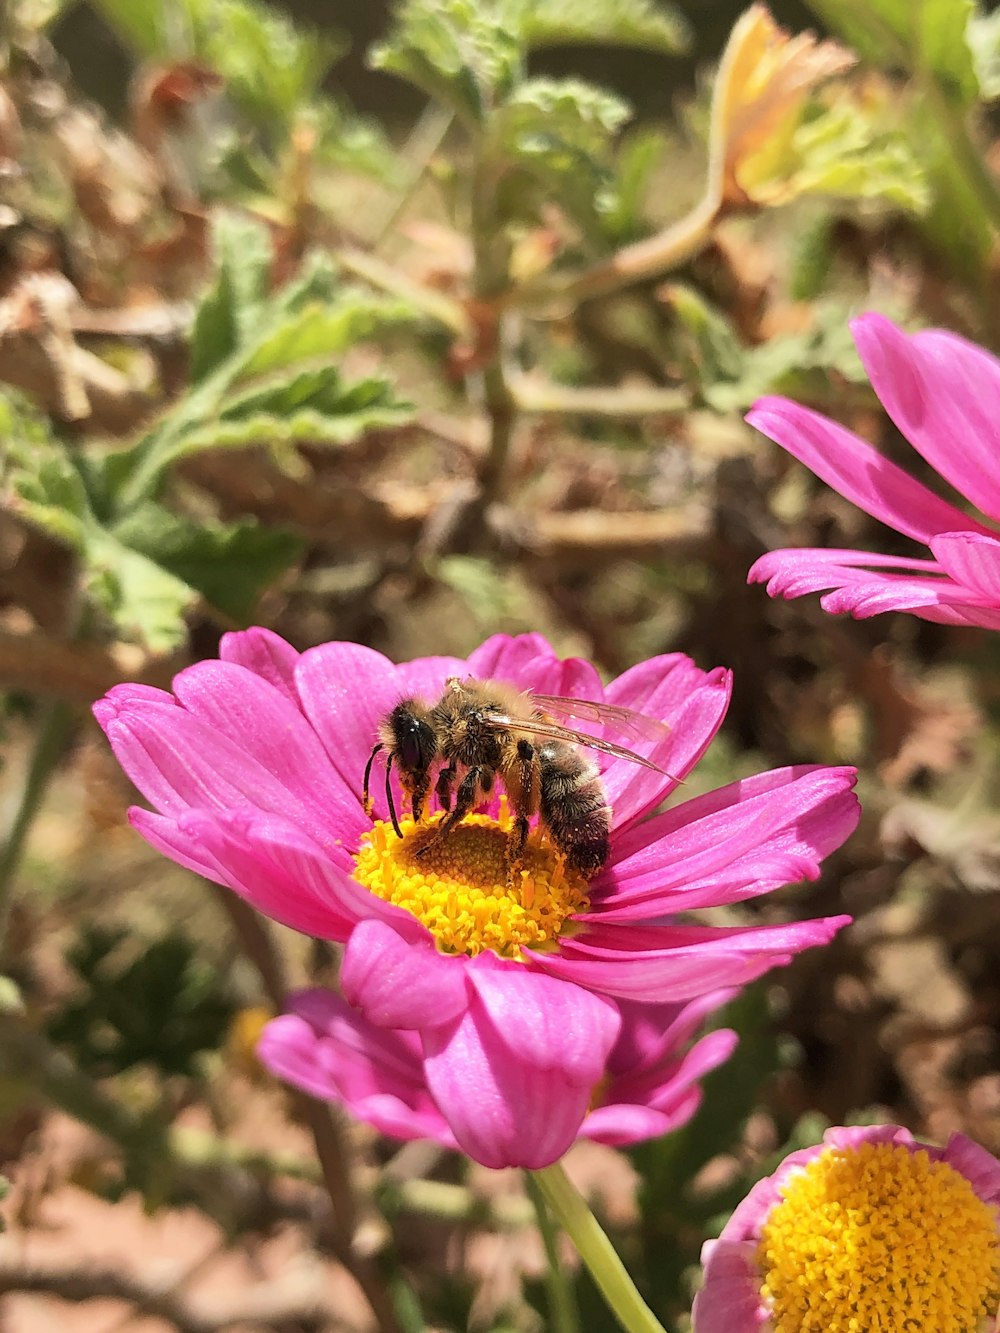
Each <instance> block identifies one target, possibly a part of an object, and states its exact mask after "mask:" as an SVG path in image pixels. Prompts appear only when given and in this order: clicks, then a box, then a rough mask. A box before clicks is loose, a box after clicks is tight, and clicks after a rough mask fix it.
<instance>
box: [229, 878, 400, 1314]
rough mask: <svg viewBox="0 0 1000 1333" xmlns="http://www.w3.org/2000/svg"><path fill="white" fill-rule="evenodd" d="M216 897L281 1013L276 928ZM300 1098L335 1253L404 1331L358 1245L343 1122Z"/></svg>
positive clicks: (283, 992)
mask: <svg viewBox="0 0 1000 1333" xmlns="http://www.w3.org/2000/svg"><path fill="white" fill-rule="evenodd" d="M216 896H217V898H218V900H219V903H220V904H221V906H222V908H223V911H225V913H226V915H227V916H228V917H229V920H230V922H231V924H232V926H233V929H234V931H235V933H236V936H237V938H238V939H239V941H240V944H241V946H242V948H243V951H244V953H245V954H246V955H247V957H248V958H249V959H250V961H251V962H252V963H253V964H254V966H255V967H256V968H257V971H258V972H259V973H260V977H261V981H262V982H263V985H264V990H265V992H266V993H267V996H268V999H269V1000H270V1001H271V1003H272V1005H273V1006H274V1008H275V1009H276V1010H277V1011H279V1012H280V1011H281V1010H282V1009H283V1008H284V1006H285V999H286V996H287V993H288V985H287V979H286V976H285V970H284V967H283V965H282V962H281V959H280V957H279V955H278V952H277V950H276V949H275V947H274V941H273V939H272V937H271V934H270V931H269V930H268V928H267V927H266V925H265V924H264V922H263V921H261V919H260V917H258V915H257V913H256V912H255V911H254V910H253V908H251V907H250V906H248V905H247V904H246V903H245V902H244V901H243V900H242V898H239V897H237V895H236V894H235V893H232V892H231V891H230V890H228V889H223V888H219V887H218V886H216ZM294 1100H295V1106H296V1110H297V1112H298V1114H299V1116H300V1118H301V1119H302V1120H303V1122H304V1123H305V1124H306V1125H307V1126H308V1128H309V1130H310V1133H311V1134H312V1137H313V1142H314V1144H315V1146H316V1156H317V1159H318V1161H319V1164H320V1170H321V1172H322V1177H323V1183H324V1185H325V1186H326V1191H327V1194H328V1195H329V1197H330V1205H331V1208H332V1217H331V1236H332V1246H333V1252H334V1254H335V1255H336V1257H337V1259H338V1260H339V1261H340V1263H341V1264H343V1266H344V1268H346V1270H347V1271H348V1272H349V1273H350V1274H351V1276H352V1277H353V1278H354V1280H355V1281H356V1282H357V1283H358V1285H359V1286H360V1287H361V1289H362V1291H363V1292H364V1293H365V1296H366V1297H367V1298H368V1303H369V1304H370V1306H371V1308H372V1312H373V1313H374V1315H375V1318H376V1321H377V1323H378V1327H379V1329H380V1333H402V1328H401V1325H400V1322H399V1319H398V1318H397V1315H396V1311H395V1309H394V1305H393V1301H392V1298H391V1296H390V1294H389V1292H388V1290H387V1287H386V1283H385V1282H384V1281H383V1279H382V1276H381V1274H380V1273H379V1271H378V1269H377V1267H376V1266H375V1264H374V1263H372V1262H371V1260H370V1259H368V1258H367V1257H365V1256H362V1255H360V1254H359V1253H358V1252H357V1250H356V1248H355V1244H354V1238H355V1233H356V1230H357V1219H358V1208H357V1203H356V1198H355V1188H354V1181H353V1178H352V1176H353V1173H352V1169H351V1159H350V1154H349V1151H348V1147H347V1142H346V1138H345V1135H344V1133H343V1128H342V1125H341V1123H340V1122H339V1121H338V1120H337V1119H335V1117H334V1114H333V1113H332V1112H331V1108H330V1107H329V1106H328V1105H327V1104H326V1103H325V1102H319V1101H316V1100H315V1098H313V1097H309V1096H307V1095H306V1094H305V1093H300V1092H297V1093H295V1094H294Z"/></svg>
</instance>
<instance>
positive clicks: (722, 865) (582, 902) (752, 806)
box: [95, 629, 858, 1168]
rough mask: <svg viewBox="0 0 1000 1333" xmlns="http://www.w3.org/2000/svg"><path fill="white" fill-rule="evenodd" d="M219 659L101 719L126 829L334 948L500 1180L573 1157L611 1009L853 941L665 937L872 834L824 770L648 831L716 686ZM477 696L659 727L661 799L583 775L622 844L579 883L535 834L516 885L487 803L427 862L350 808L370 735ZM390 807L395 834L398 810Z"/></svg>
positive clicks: (340, 659) (603, 1060)
mask: <svg viewBox="0 0 1000 1333" xmlns="http://www.w3.org/2000/svg"><path fill="white" fill-rule="evenodd" d="M220 655H221V660H220V661H217V662H199V663H197V664H196V665H195V666H192V667H189V668H188V669H187V670H186V671H182V672H181V673H180V675H179V676H177V677H176V679H175V680H174V688H173V693H172V694H170V693H166V692H164V691H162V690H156V689H152V688H151V687H149V686H144V685H121V686H118V687H117V688H115V689H114V690H112V691H111V692H110V694H108V696H107V697H106V698H105V699H103V700H101V701H100V702H99V703H98V704H97V705H95V713H96V715H97V718H98V720H99V721H100V723H101V725H102V726H103V727H104V729H105V731H106V733H107V735H108V739H109V740H110V742H111V745H112V748H113V749H114V751H115V754H116V755H117V757H118V759H119V762H120V763H121V764H122V767H123V768H124V769H125V771H126V772H127V773H128V775H129V776H130V777H131V779H132V780H133V782H134V783H135V785H136V786H137V787H138V788H139V790H140V791H141V792H142V794H143V795H144V796H145V797H146V799H147V800H148V801H149V802H150V804H151V805H152V806H153V807H154V808H153V810H145V809H141V808H133V809H132V811H131V812H130V819H131V821H132V823H133V825H134V826H135V827H136V828H137V829H138V830H139V832H140V833H141V834H142V835H143V837H144V838H145V839H146V840H147V841H148V842H149V843H150V844H151V845H152V846H154V847H156V848H157V849H159V850H160V851H162V852H163V853H164V854H165V855H167V856H169V857H171V858H172V859H173V860H175V861H177V862H179V863H180V864H181V865H184V866H187V867H188V868H190V869H191V870H194V871H196V872H197V873H198V874H201V875H204V876H206V877H207V878H208V879H211V880H214V881H216V882H217V883H219V884H224V885H227V886H228V887H229V888H231V889H233V890H234V891H235V892H236V893H239V894H240V895H241V896H242V897H244V898H245V899H246V900H247V901H249V902H250V903H252V904H253V905H254V906H255V907H257V908H258V909H259V910H260V911H262V912H264V913H265V914H266V915H268V916H271V917H273V918H274V919H275V920H278V921H281V922H283V923H284V924H286V925H288V926H291V927H293V928H294V929H296V930H300V931H303V932H304V933H306V934H309V935H313V936H318V937H320V938H324V939H329V940H337V941H340V942H342V943H343V944H344V945H345V949H344V957H343V964H342V968H341V988H342V990H343V993H344V995H345V997H346V999H347V1001H348V1002H349V1004H351V1005H352V1006H354V1007H355V1008H356V1009H358V1010H359V1011H360V1012H361V1013H362V1014H363V1015H364V1017H365V1019H366V1020H367V1022H368V1023H370V1024H374V1026H375V1027H377V1028H382V1029H390V1030H402V1031H404V1032H410V1033H413V1034H415V1035H416V1037H417V1038H419V1051H420V1058H421V1060H422V1064H423V1076H424V1078H425V1080H426V1085H427V1087H428V1089H429V1091H430V1094H431V1096H432V1097H433V1101H434V1104H435V1106H436V1107H437V1109H438V1111H439V1112H440V1114H441V1115H442V1116H443V1117H444V1119H445V1120H446V1122H447V1124H448V1126H449V1129H450V1131H451V1133H452V1134H453V1135H454V1139H455V1142H456V1143H457V1144H458V1145H459V1146H460V1147H461V1148H462V1150H463V1151H464V1152H466V1153H467V1154H468V1155H469V1156H471V1157H474V1158H475V1159H476V1160H477V1161H480V1162H483V1163H484V1164H486V1165H488V1166H508V1165H518V1166H526V1167H529V1168H535V1167H541V1166H545V1165H548V1164H550V1163H551V1162H553V1161H555V1160H557V1159H558V1158H559V1157H560V1156H561V1155H562V1154H563V1153H564V1152H565V1151H566V1149H567V1148H568V1147H569V1145H570V1144H571V1143H572V1142H573V1140H574V1138H575V1137H576V1135H577V1133H578V1131H579V1129H580V1126H581V1124H582V1122H583V1120H584V1117H585V1116H586V1115H587V1114H588V1111H589V1110H590V1105H591V1100H592V1097H593V1095H594V1090H595V1088H596V1087H597V1085H598V1083H599V1081H600V1080H601V1079H602V1078H603V1077H604V1075H605V1072H606V1069H607V1063H608V1059H609V1057H610V1054H611V1052H612V1050H613V1049H614V1047H615V1043H616V1042H617V1041H618V1039H619V1035H620V1032H621V1028H622V1008H621V1002H637V1003H641V1004H649V1005H662V1004H684V1003H686V1002H688V1001H690V1000H694V999H697V998H698V997H700V996H704V995H706V994H708V993H709V992H711V991H714V990H717V989H719V988H721V987H730V986H742V985H744V984H745V983H747V982H748V981H752V980H753V979H754V978H756V977H759V976H761V975H762V974H763V973H764V972H766V971H767V970H768V969H769V968H771V967H774V966H777V965H780V964H783V963H787V962H788V961H789V960H790V959H791V958H792V957H793V956H794V955H795V954H796V953H797V952H798V951H799V950H801V949H804V948H808V947H810V946H812V945H817V944H823V943H826V942H827V941H828V940H829V939H830V938H831V937H832V936H833V935H834V934H835V933H836V931H837V930H838V929H839V928H840V927H841V926H842V925H844V924H845V923H846V921H847V920H848V918H846V917H832V918H827V919H824V920H818V921H806V922H796V923H792V924H789V925H767V926H745V925H740V926H706V925H698V924H692V923H690V922H685V923H683V924H681V923H679V922H677V921H675V920H673V919H672V918H673V917H675V916H676V914H677V913H686V912H689V911H693V910H695V909H698V908H704V907H711V906H716V905H720V904H726V903H734V902H741V901H743V900H745V899H748V898H753V897H756V896H758V895H760V894H763V893H767V892H768V891H770V890H771V889H774V888H777V887H778V886H780V885H783V884H787V883H791V882H794V881H796V880H799V879H802V878H813V877H815V876H816V875H817V874H818V872H819V866H820V863H821V861H822V860H823V858H824V857H825V856H826V855H828V854H829V853H830V852H831V851H833V850H834V849H835V848H836V847H838V846H839V845H840V844H841V843H842V842H843V841H844V839H845V838H846V837H847V836H848V835H849V834H850V833H851V832H852V831H853V829H854V827H855V825H856V823H857V819H858V806H857V801H856V799H855V797H854V795H853V793H852V792H851V787H852V786H853V783H854V778H855V772H854V770H853V769H850V768H822V767H819V766H797V767H790V768H783V769H778V770H775V771H773V772H769V773H762V774H759V775H758V776H756V777H752V778H746V779H743V780H741V781H739V782H735V783H732V784H731V785H730V786H728V787H724V788H722V789H721V790H719V791H715V792H711V793H710V794H708V795H704V796H699V797H696V798H694V799H692V800H689V801H687V802H685V803H684V804H682V805H679V806H677V807H676V808H674V809H671V810H668V811H667V812H666V813H664V814H660V815H655V816H653V817H652V818H650V817H649V816H650V813H651V811H653V810H654V809H655V808H656V807H657V806H658V805H659V804H660V803H661V802H662V801H663V800H664V798H665V797H667V796H668V795H669V794H670V793H671V791H672V790H673V789H674V787H675V786H676V783H677V779H683V778H684V776H685V775H686V774H687V773H689V772H690V770H691V769H692V768H693V767H694V765H695V764H696V763H697V761H698V759H699V758H700V757H701V755H702V754H703V753H704V751H705V749H706V748H707V746H708V744H709V742H710V741H711V739H712V737H713V736H714V735H715V732H716V731H717V730H718V727H719V725H720V724H721V721H722V718H723V716H724V714H725V711H726V707H727V704H728V700H729V691H730V677H729V673H728V672H726V671H723V670H715V671H710V672H703V671H700V670H699V669H698V668H697V667H695V666H694V664H693V663H692V662H690V661H689V660H688V659H687V658H686V657H684V656H682V655H680V654H673V655H670V656H666V657H658V658H654V659H652V660H651V661H649V662H645V663H643V664H642V665H640V666H637V667H635V668H633V669H632V670H630V671H627V672H625V673H624V675H622V676H619V677H618V679H617V680H614V681H612V682H611V684H609V685H608V686H606V687H605V686H602V683H601V681H600V679H599V677H598V675H597V672H596V671H595V669H594V668H593V667H592V666H591V665H590V664H589V663H587V662H583V661H580V660H577V659H570V660H568V661H560V659H559V658H557V657H556V656H555V654H554V653H553V652H552V649H551V648H550V647H549V646H548V644H547V643H546V642H545V640H544V639H543V638H542V637H541V636H540V635H536V634H528V635H522V636H520V637H517V638H508V637H507V636H505V635H498V636H495V637H494V638H492V639H489V640H487V642H486V643H484V644H483V645H482V646H481V647H480V648H478V649H476V651H475V652H473V653H472V654H471V655H470V657H469V658H468V659H467V660H466V661H460V660H458V659H456V658H450V657H449V658H445V657H434V658H418V659H417V660H416V661H413V662H407V663H403V664H401V665H398V666H397V665H395V664H394V663H392V662H390V661H389V660H388V659H387V658H385V657H383V656H382V655H381V654H380V653H377V652H375V651H373V650H372V649H370V648H365V647H362V646H361V645H359V644H354V643H327V644H322V645H320V646H319V647H317V648H312V649H310V650H309V651H307V652H304V653H302V654H299V653H297V652H296V651H295V650H294V649H293V648H291V647H290V646H289V645H288V644H287V643H285V642H284V640H282V639H280V638H278V637H277V636H276V635H275V634H272V633H270V632H269V631H268V630H263V629H254V630H248V631H246V632H245V633H239V634H229V635H226V636H225V638H224V639H223V642H222V646H221V649H220ZM465 675H471V676H474V677H478V678H480V679H494V680H500V681H504V682H508V683H510V684H511V685H514V686H516V687H518V688H520V689H528V688H530V689H534V690H535V691H537V692H538V693H544V694H552V695H570V696H575V697H577V698H581V699H588V700H593V701H597V702H602V701H603V702H609V703H611V704H614V705H617V706H620V707H625V708H629V709H632V710H634V711H637V712H641V713H645V714H648V715H650V716H652V717H654V718H658V719H662V720H664V721H665V722H667V723H668V724H669V726H670V730H669V732H667V733H666V734H665V735H664V736H663V738H661V739H660V740H658V741H656V742H646V743H644V753H645V754H646V755H647V757H648V758H649V759H650V760H651V761H652V762H654V763H655V764H657V765H660V766H661V767H662V768H664V769H666V770H668V771H669V773H670V774H673V775H674V776H673V777H668V776H667V775H666V773H662V772H658V771H656V770H653V769H649V768H645V767H641V766H639V765H638V764H635V763H633V762H629V761H625V760H622V759H619V758H615V757H612V756H609V755H596V756H595V757H596V758H597V759H598V760H599V763H600V767H601V771H602V778H603V783H604V787H605V789H606V792H607V796H608V800H609V802H610V804H611V806H612V808H613V810H614V824H613V828H612V834H611V854H610V858H609V860H608V862H607V864H606V866H605V867H604V868H603V870H601V871H600V873H598V874H597V875H595V876H594V877H593V878H592V879H590V880H589V882H588V881H586V880H584V879H582V878H581V877H580V876H578V875H574V874H572V873H570V872H569V870H568V868H567V866H566V865H565V864H564V862H563V859H562V857H561V856H560V855H559V854H558V853H557V852H556V851H555V849H554V847H553V846H552V845H551V843H550V842H549V841H548V840H547V839H546V838H544V837H543V836H542V834H541V833H540V831H539V830H537V829H535V830H533V831H532V833H531V835H530V837H529V839H528V844H527V847H526V848H525V854H524V860H523V869H522V870H521V873H520V875H519V876H516V877H514V878H513V880H512V879H511V877H510V876H509V875H508V870H507V866H506V861H505V849H506V845H507V833H508V828H509V818H508V816H507V815H506V813H505V811H504V808H503V805H502V804H501V803H500V802H499V801H498V800H497V799H496V797H494V799H493V800H492V802H491V803H489V804H487V805H486V806H484V807H483V808H482V809H481V811H480V813H477V814H474V815H472V816H470V817H469V818H467V819H466V820H465V821H463V823H462V824H461V825H460V826H459V828H457V829H455V830H454V831H452V832H451V833H449V834H448V835H447V836H446V837H445V838H442V839H440V840H439V842H438V843H437V844H436V846H435V850H434V852H433V855H426V849H425V846H424V844H426V841H427V838H426V833H427V827H426V825H419V826H414V825H413V823H412V820H410V819H409V818H402V819H401V820H400V825H401V829H402V832H403V834H404V836H403V837H402V838H400V837H397V836H396V834H395V832H394V831H393V828H392V826H391V824H388V823H386V822H385V820H386V819H387V817H388V813H389V812H388V810H387V808H385V807H384V806H382V805H379V804H378V803H377V804H376V809H375V812H374V813H375V816H376V817H377V818H376V822H375V824H374V827H373V824H372V819H371V818H370V817H369V816H368V815H367V814H366V813H365V811H364V809H363V807H362V799H361V789H362V776H363V770H364V767H365V763H366V760H367V759H368V755H369V753H370V752H371V749H372V746H373V744H374V742H375V739H376V736H377V731H378V725H379V722H380V720H381V719H382V718H384V717H385V715H386V714H387V713H388V712H389V711H390V710H391V709H392V708H393V707H394V706H395V705H396V704H397V703H398V702H399V700H400V699H401V698H404V697H408V696H412V695H414V694H416V695H420V696H422V697H424V698H425V699H427V700H434V699H437V698H438V697H439V696H440V694H441V692H442V691H443V689H444V686H445V681H446V680H447V679H448V678H449V677H452V676H459V677H462V676H465ZM393 780H395V779H393ZM395 803H396V808H397V810H399V811H401V810H403V808H404V806H403V803H402V794H401V792H400V790H399V788H398V787H397V788H396V796H395ZM436 817H437V818H439V817H440V816H436ZM420 839H422V840H423V842H422V843H420V842H419V840H420ZM418 853H419V855H418ZM387 1040H388V1039H387Z"/></svg>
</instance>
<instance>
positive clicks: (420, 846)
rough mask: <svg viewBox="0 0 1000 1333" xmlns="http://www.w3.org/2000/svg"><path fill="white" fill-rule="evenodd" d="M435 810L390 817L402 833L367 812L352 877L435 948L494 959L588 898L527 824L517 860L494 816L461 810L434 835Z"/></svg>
mask: <svg viewBox="0 0 1000 1333" xmlns="http://www.w3.org/2000/svg"><path fill="white" fill-rule="evenodd" d="M442 818H443V815H440V814H437V815H434V816H433V817H432V818H431V819H429V820H427V821H426V822H425V823H422V824H414V822H413V820H412V819H411V818H409V817H406V818H404V819H401V820H400V824H399V826H400V828H401V829H402V832H403V836H402V838H398V837H397V836H396V834H395V832H394V831H393V828H392V825H391V824H386V823H384V822H383V821H382V820H376V822H375V824H374V825H373V826H372V828H371V831H370V832H368V833H365V834H364V835H363V837H362V839H361V846H360V848H359V850H358V853H357V856H356V857H355V865H356V868H355V871H354V878H355V879H356V880H359V881H360V883H362V884H364V886H365V887H366V888H367V889H370V890H371V892H372V893H374V894H376V895H377V896H378V897H379V898H383V899H385V901H386V902H390V903H395V905H396V906H397V907H404V908H405V909H406V910H407V911H408V912H412V913H413V915H414V916H415V917H416V918H417V920H418V921H422V922H423V923H424V925H425V926H426V927H427V929H428V930H429V931H430V932H431V934H432V935H434V937H435V938H436V939H437V942H438V947H439V948H440V949H441V950H442V951H443V952H444V953H462V954H470V955H471V954H477V953H482V951H483V950H484V949H492V950H493V952H494V953H497V954H499V955H500V956H501V958H514V959H519V958H520V957H521V950H522V949H545V948H546V947H549V948H551V947H553V946H554V944H555V942H556V940H557V939H558V938H559V936H560V935H565V934H568V933H570V932H572V931H573V930H574V929H575V927H574V926H573V923H572V922H571V921H570V920H569V918H571V917H572V916H574V915H575V914H576V913H577V912H583V911H585V910H586V908H587V906H588V902H589V900H588V897H587V883H586V880H584V879H583V878H582V877H581V876H580V875H577V874H576V873H575V872H573V871H571V870H568V869H567V868H566V863H565V861H564V859H563V857H562V855H561V854H560V853H559V852H557V851H556V850H555V848H553V847H552V846H551V845H550V844H549V843H548V842H547V841H545V839H544V838H543V836H542V834H541V833H540V832H539V831H538V830H537V829H533V830H532V831H531V833H530V834H529V835H528V841H527V844H526V845H525V848H524V852H523V853H522V855H521V858H520V860H519V861H518V863H517V865H516V866H514V867H510V866H509V864H508V861H507V842H508V833H509V831H510V827H511V819H510V815H509V813H508V811H507V807H506V804H505V803H503V804H502V809H501V812H500V818H499V819H494V818H492V816H490V815H468V816H467V817H466V818H465V819H464V820H463V821H462V823H461V824H459V825H458V826H457V828H454V829H452V830H451V831H450V832H448V833H446V834H445V835H444V836H443V837H437V836H436V834H437V825H438V824H439V823H440V822H441V819H442Z"/></svg>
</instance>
